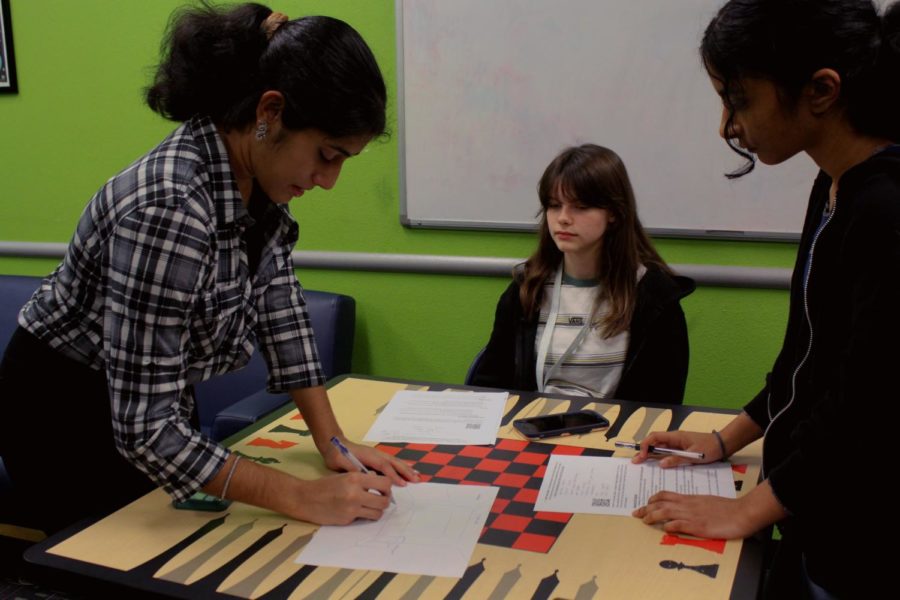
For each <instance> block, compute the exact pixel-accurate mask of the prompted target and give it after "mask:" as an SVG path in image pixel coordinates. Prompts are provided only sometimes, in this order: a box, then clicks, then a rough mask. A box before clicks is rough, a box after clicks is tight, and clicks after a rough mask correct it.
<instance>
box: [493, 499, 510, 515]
mask: <svg viewBox="0 0 900 600" xmlns="http://www.w3.org/2000/svg"><path fill="white" fill-rule="evenodd" d="M507 506H509V500H506V499H505V498H497V499H496V500H494V504H493V506H491V512H492V513H502V512H503V511H504V510H506V507H507Z"/></svg>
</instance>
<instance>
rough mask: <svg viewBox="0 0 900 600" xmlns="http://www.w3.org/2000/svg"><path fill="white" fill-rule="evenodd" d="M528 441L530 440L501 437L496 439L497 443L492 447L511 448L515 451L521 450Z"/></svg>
mask: <svg viewBox="0 0 900 600" xmlns="http://www.w3.org/2000/svg"><path fill="white" fill-rule="evenodd" d="M530 443H531V442H528V441H525V440H507V439H501V440H497V444H496V445H495V446H494V448H497V449H498V450H513V451H515V452H521V451H522V450H524V449H525V448H526V447H527V446H528V444H530Z"/></svg>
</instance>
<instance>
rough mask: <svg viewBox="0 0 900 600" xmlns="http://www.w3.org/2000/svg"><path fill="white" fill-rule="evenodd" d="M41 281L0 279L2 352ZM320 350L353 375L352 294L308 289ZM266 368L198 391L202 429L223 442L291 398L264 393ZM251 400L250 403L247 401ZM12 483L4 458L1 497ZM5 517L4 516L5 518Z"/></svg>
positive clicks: (256, 363) (255, 366) (254, 362)
mask: <svg viewBox="0 0 900 600" xmlns="http://www.w3.org/2000/svg"><path fill="white" fill-rule="evenodd" d="M40 282H41V278H39V277H26V276H17V275H0V352H2V351H3V350H4V349H5V348H6V345H7V343H8V342H9V339H10V337H11V336H12V334H13V331H15V329H16V326H17V322H16V317H17V315H18V313H19V310H20V309H21V308H22V306H23V305H24V304H25V302H27V301H28V299H29V298H30V297H31V295H32V294H33V293H34V291H35V290H36V289H37V288H38V286H39V285H40ZM304 295H305V297H306V302H307V306H308V309H309V316H310V321H311V322H312V327H313V330H314V331H315V333H316V346H317V347H318V350H319V358H320V360H321V362H322V368H323V370H324V371H325V375H326V377H328V378H331V377H334V376H336V375H341V374H343V373H348V372H350V365H351V359H352V357H353V332H354V328H355V326H356V301H355V300H354V299H353V298H351V297H350V296H344V295H342V294H332V293H329V292H319V291H313V290H305V292H304ZM265 386H266V365H265V362H264V361H263V359H262V357H261V356H260V354H259V352H254V354H253V358H252V359H251V361H250V364H248V365H247V366H246V367H244V368H243V369H240V370H238V371H234V372H232V373H228V374H226V375H222V376H219V377H216V378H213V379H211V380H209V381H205V382H203V383H201V384H199V385H197V386H196V387H195V390H194V392H195V395H196V399H197V409H198V413H199V417H200V425H201V430H202V431H203V432H204V433H206V434H207V435H213V437H215V439H217V440H221V439H223V438H225V437H227V436H228V435H231V434H232V433H234V432H235V431H237V430H238V429H241V428H242V427H245V426H246V425H249V424H251V423H253V422H254V421H256V420H257V419H259V418H260V417H262V416H263V415H265V414H266V413H268V412H271V411H272V410H273V409H275V408H277V407H278V406H280V405H281V404H284V403H285V402H287V401H288V400H289V398H288V396H287V394H281V395H273V394H268V393H267V392H266V391H265ZM244 398H247V400H246V401H242V400H243V399H244ZM9 490H10V482H9V479H8V477H7V475H6V470H5V469H4V468H3V461H2V457H0V498H2V495H3V494H4V493H8V492H9ZM0 518H2V515H0Z"/></svg>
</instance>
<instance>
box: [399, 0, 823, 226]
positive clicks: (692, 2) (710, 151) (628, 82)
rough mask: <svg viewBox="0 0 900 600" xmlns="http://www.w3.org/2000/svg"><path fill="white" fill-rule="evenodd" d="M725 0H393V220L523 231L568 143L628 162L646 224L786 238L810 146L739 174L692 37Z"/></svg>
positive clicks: (799, 209) (805, 189) (797, 211)
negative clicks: (397, 169) (396, 186)
mask: <svg viewBox="0 0 900 600" xmlns="http://www.w3.org/2000/svg"><path fill="white" fill-rule="evenodd" d="M722 3H723V0H553V1H548V0H452V1H451V0H398V2H397V38H398V53H397V55H398V62H399V75H398V82H399V94H398V105H399V106H398V108H399V115H400V138H401V140H400V144H399V146H400V163H401V202H400V205H401V215H400V216H401V221H402V222H403V223H404V224H405V225H408V226H411V227H445V228H446V227H449V228H476V229H500V230H503V229H512V230H527V229H533V228H534V227H535V225H536V223H537V217H536V213H537V212H538V210H539V208H540V204H539V202H538V197H537V191H536V190H537V183H538V180H539V179H540V176H541V174H542V173H543V171H544V169H545V168H546V166H547V164H549V162H550V161H551V160H552V159H553V157H554V156H556V155H557V154H558V153H559V152H560V151H561V150H562V149H563V148H564V147H566V146H569V145H573V144H581V143H586V142H591V143H596V144H600V145H602V146H607V147H609V148H612V149H613V150H614V151H616V152H617V153H618V154H619V155H620V156H621V157H622V159H623V160H624V162H625V165H626V168H627V169H628V171H629V174H630V176H631V180H632V184H633V185H634V189H635V195H636V197H637V203H638V211H639V215H640V217H641V220H642V221H643V223H644V225H645V227H647V228H648V229H650V230H651V232H653V233H654V234H656V235H676V236H687V237H694V236H701V237H725V238H732V237H734V238H751V239H797V238H798V237H799V232H800V229H801V227H802V222H803V214H804V212H805V208H806V201H807V199H808V197H809V190H810V188H811V186H812V181H813V179H814V178H815V175H816V173H817V168H816V166H815V164H814V163H813V162H812V160H810V159H809V158H808V157H807V156H806V155H805V154H801V155H798V156H795V157H794V158H792V159H790V160H789V161H787V162H785V163H783V164H781V165H777V166H773V167H769V166H766V165H763V164H761V163H757V167H756V169H755V170H754V172H752V173H750V174H749V175H747V176H745V177H742V178H740V179H738V180H728V179H726V178H725V177H724V173H727V172H731V171H733V170H735V169H736V168H737V167H739V166H740V165H741V164H742V163H743V159H741V157H739V156H738V155H737V154H735V153H733V152H732V151H731V150H729V149H728V147H727V146H726V145H725V142H724V141H723V140H722V139H721V138H720V137H719V135H718V128H719V119H720V116H721V112H722V107H721V102H720V100H719V98H718V96H717V95H716V94H715V92H714V91H713V89H712V85H711V84H710V82H709V78H708V77H707V75H706V72H705V70H704V69H703V67H702V65H701V62H700V58H699V51H698V48H699V46H700V40H701V37H702V34H703V30H704V28H705V27H706V25H707V23H708V22H709V20H710V19H711V18H712V16H713V15H714V14H715V11H716V10H717V8H718V7H719V6H720V5H721V4H722Z"/></svg>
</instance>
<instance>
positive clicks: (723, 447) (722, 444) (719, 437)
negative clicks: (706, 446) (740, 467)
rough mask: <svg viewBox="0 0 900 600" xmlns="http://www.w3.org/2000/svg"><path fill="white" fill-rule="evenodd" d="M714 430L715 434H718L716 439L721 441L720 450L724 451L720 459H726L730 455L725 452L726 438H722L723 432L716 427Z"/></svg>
mask: <svg viewBox="0 0 900 600" xmlns="http://www.w3.org/2000/svg"><path fill="white" fill-rule="evenodd" d="M712 432H713V435H714V436H716V441H718V442H719V450H721V451H722V458H720V459H719V460H720V461H724V460H725V459H726V458H728V455H727V454H726V453H725V440H723V439H722V434H721V433H719V432H718V431H716V430H715V429H713V430H712Z"/></svg>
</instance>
